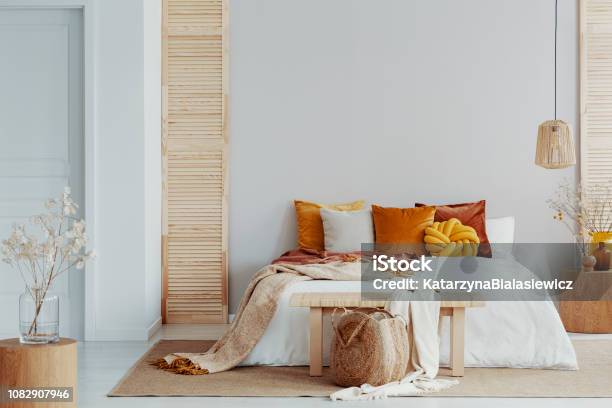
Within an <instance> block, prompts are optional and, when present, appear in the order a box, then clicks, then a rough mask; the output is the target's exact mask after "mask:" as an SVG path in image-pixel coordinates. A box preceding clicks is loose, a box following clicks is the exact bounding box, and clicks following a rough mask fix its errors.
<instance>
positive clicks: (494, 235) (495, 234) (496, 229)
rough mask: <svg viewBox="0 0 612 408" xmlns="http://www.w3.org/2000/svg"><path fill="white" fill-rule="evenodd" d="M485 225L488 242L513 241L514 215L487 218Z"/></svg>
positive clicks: (505, 242) (509, 242)
mask: <svg viewBox="0 0 612 408" xmlns="http://www.w3.org/2000/svg"><path fill="white" fill-rule="evenodd" d="M485 227H486V229H487V238H489V242H490V243H492V244H512V243H514V217H500V218H487V219H486V221H485Z"/></svg>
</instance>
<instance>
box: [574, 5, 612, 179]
mask: <svg viewBox="0 0 612 408" xmlns="http://www.w3.org/2000/svg"><path fill="white" fill-rule="evenodd" d="M580 88H581V97H580V99H581V101H580V105H581V107H580V109H581V118H580V119H581V120H580V139H581V142H580V150H581V155H580V156H581V177H582V184H583V186H585V187H587V188H588V187H589V186H593V185H595V184H598V183H606V182H608V181H610V180H612V0H581V3H580Z"/></svg>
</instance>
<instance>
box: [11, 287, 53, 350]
mask: <svg viewBox="0 0 612 408" xmlns="http://www.w3.org/2000/svg"><path fill="white" fill-rule="evenodd" d="M19 333H20V338H19V340H20V341H21V343H24V344H47V343H55V342H57V341H59V298H58V297H57V296H55V295H52V296H45V295H44V292H43V290H42V289H38V288H31V289H29V290H28V289H26V291H25V292H24V293H22V294H21V296H19Z"/></svg>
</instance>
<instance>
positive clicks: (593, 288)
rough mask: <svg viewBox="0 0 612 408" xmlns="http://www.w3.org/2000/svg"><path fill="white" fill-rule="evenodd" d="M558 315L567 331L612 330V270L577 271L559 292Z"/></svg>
mask: <svg viewBox="0 0 612 408" xmlns="http://www.w3.org/2000/svg"><path fill="white" fill-rule="evenodd" d="M582 299H599V300H582ZM559 315H560V316H561V321H563V325H564V326H565V330H567V331H568V332H572V333H612V270H610V271H591V272H580V274H579V275H578V277H577V279H576V281H575V283H574V290H568V291H565V292H564V293H563V294H561V297H560V302H559Z"/></svg>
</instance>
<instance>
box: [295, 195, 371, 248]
mask: <svg viewBox="0 0 612 408" xmlns="http://www.w3.org/2000/svg"><path fill="white" fill-rule="evenodd" d="M294 204H295V214H296V216H297V225H298V246H299V247H300V248H304V249H315V250H317V251H323V250H324V249H325V238H324V235H323V220H322V219H321V212H320V210H321V208H327V209H329V210H336V211H356V210H361V209H363V206H364V204H365V202H364V201H363V200H359V201H353V202H352V203H346V204H317V203H313V202H311V201H301V200H295V201H294Z"/></svg>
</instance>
